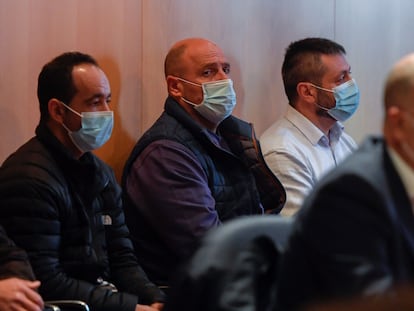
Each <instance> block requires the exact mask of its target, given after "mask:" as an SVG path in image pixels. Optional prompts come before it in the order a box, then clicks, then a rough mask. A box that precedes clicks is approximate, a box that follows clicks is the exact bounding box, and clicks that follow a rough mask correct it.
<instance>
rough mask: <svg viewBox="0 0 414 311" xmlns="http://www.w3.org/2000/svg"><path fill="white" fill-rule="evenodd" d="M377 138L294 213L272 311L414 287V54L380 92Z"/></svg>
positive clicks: (399, 65)
mask: <svg viewBox="0 0 414 311" xmlns="http://www.w3.org/2000/svg"><path fill="white" fill-rule="evenodd" d="M384 112H385V116H384V124H383V137H370V138H368V139H367V140H366V141H365V142H364V143H363V144H362V145H361V146H360V147H359V148H358V150H357V151H355V152H354V153H353V154H352V155H350V156H349V157H348V158H347V159H345V160H344V162H342V163H341V164H340V165H339V166H338V167H336V168H335V169H334V170H332V171H331V172H330V173H328V174H327V175H326V176H325V177H323V178H322V179H321V180H320V182H318V184H317V185H316V186H315V188H314V190H313V191H312V192H311V194H310V195H309V197H308V198H307V199H306V201H305V204H304V207H303V208H302V209H301V210H300V211H299V213H298V215H297V218H296V222H295V225H294V228H293V233H292V235H291V237H290V241H289V244H288V246H287V251H286V253H285V255H284V258H283V263H282V265H281V267H280V275H279V276H280V279H279V283H278V284H279V289H278V303H279V310H298V309H300V308H301V307H303V306H305V305H307V304H310V303H318V302H320V303H322V302H324V301H328V300H337V299H346V298H349V297H354V296H364V297H365V296H366V297H374V298H375V297H377V296H381V297H387V296H388V297H389V299H393V297H394V295H395V293H394V289H398V288H401V287H409V286H410V285H412V284H413V282H414V214H413V211H414V206H413V202H414V54H410V55H407V56H405V57H403V58H402V59H401V60H399V61H398V62H397V63H396V64H395V65H394V66H393V68H392V70H391V71H390V73H389V75H388V78H387V80H386V83H385V87H384Z"/></svg>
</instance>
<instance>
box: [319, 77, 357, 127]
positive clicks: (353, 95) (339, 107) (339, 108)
mask: <svg viewBox="0 0 414 311" xmlns="http://www.w3.org/2000/svg"><path fill="white" fill-rule="evenodd" d="M312 85H313V86H314V87H316V88H317V89H320V90H323V91H327V92H331V93H334V97H335V102H336V105H335V107H333V108H326V107H322V106H320V105H318V107H319V108H321V109H324V110H326V111H327V112H328V114H329V115H330V116H331V117H332V118H334V119H335V120H338V121H341V122H344V121H346V120H348V119H349V118H350V117H351V116H352V115H353V114H354V113H355V111H356V110H357V109H358V106H359V97H360V94H359V89H358V85H357V84H356V81H355V80H354V79H351V80H348V81H346V82H345V83H342V84H341V85H338V86H337V87H335V88H333V89H332V90H330V89H325V88H323V87H320V86H317V85H314V84H312Z"/></svg>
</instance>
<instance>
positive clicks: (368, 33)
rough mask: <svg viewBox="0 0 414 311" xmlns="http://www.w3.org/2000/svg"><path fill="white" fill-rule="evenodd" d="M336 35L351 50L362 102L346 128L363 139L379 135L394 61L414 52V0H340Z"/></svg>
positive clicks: (351, 60)
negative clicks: (387, 79) (385, 96)
mask: <svg viewBox="0 0 414 311" xmlns="http://www.w3.org/2000/svg"><path fill="white" fill-rule="evenodd" d="M336 2H337V3H336V10H335V16H336V18H335V20H336V22H335V29H336V31H335V37H336V39H337V40H338V41H339V42H341V43H343V44H344V46H345V47H346V49H347V52H348V60H349V62H350V64H351V66H352V72H353V76H354V78H355V79H356V80H357V82H358V85H359V88H360V91H361V104H360V107H359V108H358V110H357V112H356V113H355V115H354V116H353V117H352V118H351V119H350V120H349V121H347V123H346V129H347V131H348V132H349V133H350V134H351V135H352V136H353V137H354V138H355V139H356V140H357V142H361V141H362V140H363V139H364V138H365V137H366V136H368V135H371V134H380V133H381V131H382V118H383V99H382V96H383V85H384V81H385V78H386V75H387V74H388V71H389V70H390V68H391V66H392V65H393V63H394V62H396V61H397V60H398V59H399V58H400V57H402V56H403V55H405V54H407V53H410V52H411V53H412V52H413V51H414V40H413V39H412V37H413V30H414V19H413V18H412V16H410V15H411V14H410V12H413V11H414V2H413V1H411V0H397V1H388V0H369V1H358V0H337V1H336Z"/></svg>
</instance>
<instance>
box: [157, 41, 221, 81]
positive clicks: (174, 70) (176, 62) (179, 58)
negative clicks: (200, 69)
mask: <svg viewBox="0 0 414 311" xmlns="http://www.w3.org/2000/svg"><path fill="white" fill-rule="evenodd" d="M209 48H210V49H211V48H213V49H219V48H218V46H217V45H216V44H215V43H214V42H212V41H209V40H207V39H203V38H187V39H184V40H180V41H178V42H176V43H175V44H174V45H173V46H172V47H171V49H170V51H169V52H168V54H167V56H166V57H165V62H164V74H165V77H167V76H168V75H173V76H183V75H184V74H185V73H186V71H187V70H188V68H187V66H188V63H187V62H186V61H185V60H186V59H185V57H184V56H187V60H188V59H189V58H193V57H194V55H199V54H200V53H205V51H207V50H208V49H209Z"/></svg>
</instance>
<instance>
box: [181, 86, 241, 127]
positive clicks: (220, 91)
mask: <svg viewBox="0 0 414 311" xmlns="http://www.w3.org/2000/svg"><path fill="white" fill-rule="evenodd" d="M178 80H181V81H183V82H186V83H189V84H192V85H196V86H199V87H201V88H202V89H203V101H202V102H201V103H200V104H195V103H193V102H191V101H189V100H188V99H185V98H184V97H182V100H183V101H185V102H186V103H188V104H190V105H193V106H194V109H195V110H197V112H198V113H199V114H201V115H202V116H203V117H204V118H206V119H207V120H209V121H210V122H212V123H214V124H219V123H220V122H221V121H223V120H224V119H225V118H227V117H228V116H230V115H231V113H232V112H233V109H234V107H235V106H236V92H235V91H234V89H233V81H232V80H231V79H225V80H218V81H212V82H204V83H202V84H197V83H194V82H191V81H187V80H185V79H182V78H178Z"/></svg>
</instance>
